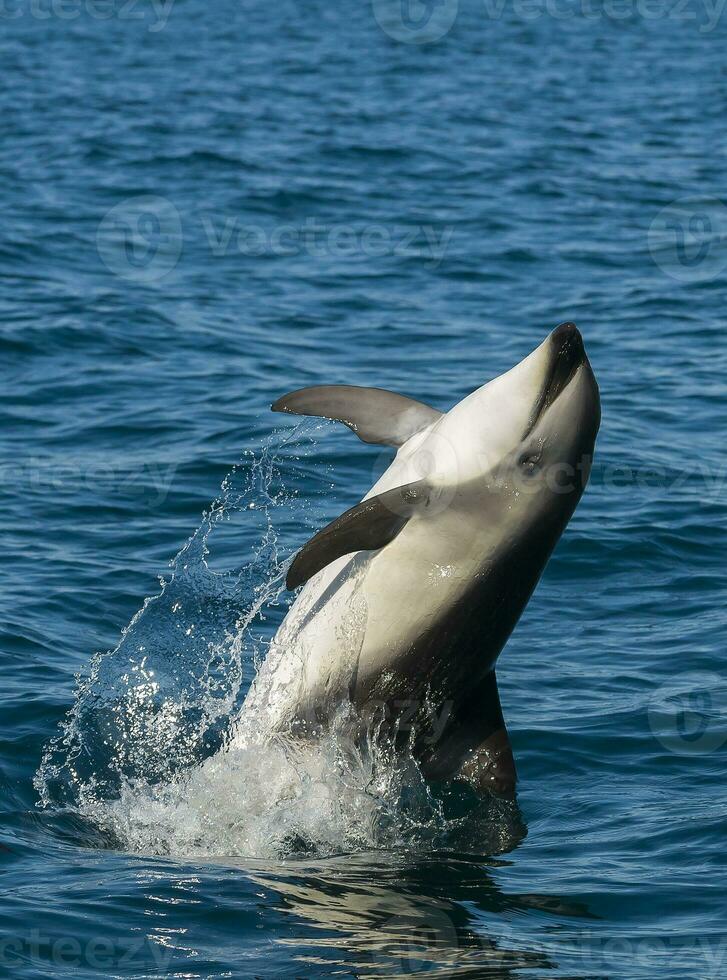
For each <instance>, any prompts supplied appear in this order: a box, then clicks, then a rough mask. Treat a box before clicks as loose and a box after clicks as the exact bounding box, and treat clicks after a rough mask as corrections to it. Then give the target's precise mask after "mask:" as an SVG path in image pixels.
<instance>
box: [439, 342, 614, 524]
mask: <svg viewBox="0 0 727 980" xmlns="http://www.w3.org/2000/svg"><path fill="white" fill-rule="evenodd" d="M600 419H601V407H600V399H599V394H598V385H597V384H596V379H595V377H594V375H593V371H592V369H591V365H590V363H589V361H588V358H587V356H586V352H585V348H584V346H583V339H582V337H581V335H580V332H579V331H578V328H577V327H576V326H575V324H573V323H563V324H561V325H560V326H559V327H557V328H556V329H555V330H554V331H553V332H552V333H551V334H550V336H548V337H547V338H546V339H545V341H543V343H542V344H541V345H540V346H539V347H537V348H536V349H535V350H534V351H533V352H532V353H531V354H529V355H528V356H527V357H526V358H525V359H524V360H522V361H521V362H520V363H519V364H517V365H516V366H515V367H514V368H512V369H511V370H510V371H507V372H506V373H505V374H502V375H500V376H499V377H497V378H495V379H494V380H493V381H490V382H489V383H488V384H486V385H484V386H483V387H482V388H479V389H478V390H477V391H475V392H473V393H472V394H471V395H469V396H467V397H466V398H465V399H463V400H462V401H461V402H459V404H457V405H455V406H454V408H453V409H451V411H450V412H448V413H447V415H446V416H445V417H444V418H443V419H442V420H441V422H440V424H439V425H438V426H437V431H436V439H437V440H438V441H439V443H440V445H444V446H445V447H446V450H445V451H444V452H443V453H440V456H441V457H443V458H445V459H446V460H447V462H446V463H445V464H444V466H443V469H442V470H440V473H439V474H438V475H439V477H440V479H441V483H442V484H444V485H449V486H450V487H451V486H452V485H453V484H456V485H457V486H458V487H459V488H465V491H466V488H471V489H473V490H474V491H475V493H476V496H477V497H478V498H479V499H484V500H489V501H491V503H492V504H493V506H495V507H498V515H497V517H498V520H499V521H502V522H504V524H505V525H507V524H508V523H509V522H510V519H512V520H513V521H516V522H517V523H518V526H520V527H522V525H523V522H525V523H529V522H530V521H533V522H540V523H541V524H542V523H543V522H546V523H550V522H551V521H553V522H554V523H555V525H557V526H558V528H559V529H558V530H557V529H556V528H555V527H554V530H555V531H556V533H560V530H562V527H563V526H564V525H565V523H567V521H568V520H569V518H570V516H571V514H572V512H573V510H574V508H575V506H576V504H577V503H578V500H579V499H580V497H581V494H582V492H583V489H584V487H585V484H586V482H587V479H588V475H589V472H590V464H591V460H592V455H593V447H594V443H595V439H596V435H597V433H598V428H599V424H600ZM447 471H449V472H447ZM435 482H438V481H437V480H436V479H435ZM480 491H482V493H480ZM500 512H501V513H500Z"/></svg>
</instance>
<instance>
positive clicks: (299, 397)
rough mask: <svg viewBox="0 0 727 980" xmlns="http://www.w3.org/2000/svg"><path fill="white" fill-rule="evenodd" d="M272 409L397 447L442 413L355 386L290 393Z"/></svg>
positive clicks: (311, 389)
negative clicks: (340, 426) (345, 428)
mask: <svg viewBox="0 0 727 980" xmlns="http://www.w3.org/2000/svg"><path fill="white" fill-rule="evenodd" d="M272 410H273V411H274V412H289V413H290V414H291V415H315V416H320V417H321V418H325V419H331V420H332V421H335V422H343V423H344V425H347V426H348V427H349V429H351V430H352V431H353V432H355V433H356V435H357V436H358V437H359V439H361V440H362V442H370V443H377V444H379V445H383V446H397V447H398V446H403V445H404V443H405V442H406V441H407V439H410V438H411V437H412V436H413V435H416V433H417V432H420V431H421V430H422V429H425V428H426V427H427V426H428V425H431V424H432V423H433V422H436V421H437V419H439V418H441V417H442V414H443V413H442V412H439V411H437V409H436V408H432V407H431V406H430V405H425V404H424V402H418V401H415V400H414V399H413V398H407V397H406V396H405V395H397V394H396V393H395V392H393V391H386V390H384V389H383V388H359V387H357V386H355V385H319V386H316V387H314V388H301V389H299V390H298V391H291V392H290V393H289V394H287V395H283V397H282V398H279V399H278V400H277V401H276V402H275V403H274V404H273V406H272Z"/></svg>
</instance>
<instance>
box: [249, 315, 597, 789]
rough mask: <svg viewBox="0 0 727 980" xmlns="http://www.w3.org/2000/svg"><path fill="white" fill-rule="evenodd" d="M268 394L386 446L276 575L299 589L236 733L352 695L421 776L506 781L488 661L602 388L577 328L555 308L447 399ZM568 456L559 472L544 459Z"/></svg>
mask: <svg viewBox="0 0 727 980" xmlns="http://www.w3.org/2000/svg"><path fill="white" fill-rule="evenodd" d="M273 408H274V409H275V410H277V411H287V412H291V413H295V414H305V415H319V416H323V417H326V418H331V419H336V420H338V421H343V422H345V424H347V425H348V426H349V427H350V428H352V429H353V430H354V431H355V432H356V433H357V434H358V435H359V437H360V438H362V439H363V440H364V441H365V442H372V443H379V444H389V445H393V446H395V447H396V448H397V453H396V457H395V459H394V461H393V462H392V464H391V466H390V467H389V468H388V469H387V470H386V472H385V473H384V474H383V476H382V477H381V479H380V480H379V481H378V482H377V483H376V484H375V486H373V487H372V488H371V490H370V491H369V492H368V494H366V496H365V497H364V498H363V501H362V503H361V504H359V505H358V506H357V507H355V508H352V510H351V511H348V512H347V513H346V514H344V515H343V516H342V517H340V518H338V519H337V520H336V521H334V522H333V523H332V524H331V525H329V526H328V527H327V528H325V529H324V530H323V531H321V532H320V533H319V534H317V535H316V536H315V537H314V538H313V539H312V540H311V541H310V542H309V543H308V544H307V545H306V546H305V548H303V549H302V550H301V552H300V553H299V554H298V555H297V556H296V558H295V560H294V561H293V563H292V565H291V567H290V569H289V572H288V585H289V587H291V588H295V587H297V586H298V585H301V584H302V585H303V588H302V589H301V591H300V592H299V594H298V595H297V597H296V599H295V601H294V602H293V604H292V606H291V608H290V610H289V611H288V614H287V616H286V617H285V620H284V622H283V623H282V625H281V626H280V629H279V630H278V632H277V634H276V636H275V638H274V640H273V642H272V645H271V649H270V651H269V653H268V656H267V658H266V661H265V663H264V664H263V666H262V667H261V669H260V671H259V673H258V676H257V678H256V679H255V682H254V683H253V685H252V687H251V690H250V692H249V695H248V698H247V700H246V703H245V706H244V708H243V713H242V718H241V724H240V729H239V732H238V736H237V737H238V738H240V739H245V738H247V737H249V735H250V731H251V726H254V728H255V729H256V730H257V731H258V734H259V732H260V730H261V729H262V730H263V731H264V732H268V733H276V732H292V733H294V734H295V736H296V737H312V736H313V735H314V734H315V733H316V732H317V731H319V730H320V728H321V727H325V726H326V725H327V724H329V723H330V722H331V719H332V718H333V717H334V716H335V714H336V712H337V711H338V710H339V709H340V708H341V706H342V705H351V707H352V709H353V711H354V713H355V714H356V716H357V717H359V718H361V719H363V720H368V721H372V720H373V721H375V722H376V723H379V724H380V723H382V722H384V723H385V727H386V730H387V732H388V733H389V735H391V733H392V732H393V737H395V738H398V739H399V740H402V738H403V739H404V740H405V741H406V743H407V746H408V749H409V750H410V751H413V752H414V754H415V757H417V758H418V759H419V760H420V761H421V764H422V769H423V772H424V773H425V775H427V776H429V777H431V778H435V779H439V778H444V779H448V778H453V777H457V776H461V777H465V778H469V779H470V780H471V781H473V782H474V783H475V784H476V785H477V786H478V788H480V789H485V788H490V789H495V790H500V791H509V790H511V789H512V788H513V786H514V782H515V778H516V776H515V767H514V762H513V759H512V753H511V751H510V746H509V740H508V737H507V732H506V730H505V727H504V722H503V719H502V712H501V709H500V703H499V697H498V692H497V684H496V679H495V673H494V666H495V661H496V659H497V656H498V654H499V653H500V650H501V649H502V646H503V645H504V643H505V642H506V640H507V638H508V636H509V634H510V632H511V630H512V628H513V627H514V625H515V623H516V622H517V619H518V618H519V616H520V613H521V612H522V609H523V608H524V606H525V605H526V603H527V601H528V598H529V597H530V594H531V593H532V590H533V589H534V587H535V585H536V584H537V582H538V579H539V578H540V575H541V573H542V570H543V567H544V566H545V563H546V562H547V559H548V556H549V555H550V553H551V551H552V548H553V547H554V545H555V544H556V542H557V540H558V538H559V536H560V533H561V532H562V530H563V528H564V527H565V525H566V524H567V522H568V520H569V519H570V516H571V514H572V512H573V510H574V508H575V506H576V504H577V502H578V500H579V499H580V496H581V493H582V491H583V487H584V485H585V482H586V479H587V474H588V463H589V460H590V455H591V454H592V451H593V444H594V440H595V436H596V433H597V430H598V425H599V420H600V405H599V399H598V389H597V385H596V383H595V379H594V377H593V373H592V371H591V368H590V364H589V363H588V360H587V358H586V356H585V352H584V350H583V345H582V341H581V338H580V334H579V333H578V331H577V330H576V329H575V327H574V326H573V325H572V324H564V325H562V326H561V327H559V328H557V329H556V330H555V331H554V332H553V333H552V334H551V335H550V336H549V337H548V338H547V339H546V341H545V342H544V343H543V344H541V345H540V347H538V348H537V349H536V350H535V351H533V353H532V354H530V355H529V356H528V357H526V358H525V359H524V360H523V361H522V362H520V363H519V364H518V365H517V366H516V367H514V368H513V369H512V370H511V371H509V372H507V373H506V374H504V375H502V376H500V377H498V378H496V379H494V380H493V381H491V382H489V384H487V385H485V386H484V387H482V388H480V389H478V390H477V391H475V392H473V393H472V394H471V395H469V396H467V397H466V398H464V399H463V400H462V401H460V402H459V403H458V404H456V405H455V406H454V407H453V408H452V409H450V410H449V411H448V412H446V413H443V412H439V411H437V410H436V409H433V408H431V407H429V406H427V405H423V404H422V403H420V402H416V401H413V400H411V399H407V398H405V397H404V396H401V395H395V394H393V393H390V392H385V391H382V390H379V389H365V388H364V389H361V388H351V387H344V386H332V387H320V388H311V389H304V390H302V391H299V392H293V393H291V394H290V395H287V396H284V397H283V398H282V399H280V400H279V401H278V402H276V403H275V405H274V406H273ZM584 461H585V462H584ZM571 471H572V473H573V486H572V488H566V486H565V482H564V481H563V480H562V479H561V480H560V482H559V478H558V474H560V476H561V477H562V476H563V475H564V474H566V475H567V474H569V473H571Z"/></svg>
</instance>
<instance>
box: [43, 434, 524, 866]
mask: <svg viewBox="0 0 727 980" xmlns="http://www.w3.org/2000/svg"><path fill="white" fill-rule="evenodd" d="M301 428H302V427H301ZM320 428H321V426H320V425H317V426H316V429H317V430H320ZM311 445H315V443H311ZM296 448H297V450H298V454H297V455H296V456H295V457H294V458H295V460H297V461H300V460H301V459H302V460H304V459H305V451H304V449H303V450H301V448H300V447H296ZM247 464H248V465H247V466H246V467H239V468H236V469H235V470H233V471H232V473H231V474H230V475H229V476H228V477H227V478H226V479H225V481H224V482H223V484H222V490H221V494H220V497H219V498H218V499H217V500H216V501H215V502H214V504H213V505H212V507H211V508H210V511H209V513H208V514H206V515H205V518H204V521H203V523H202V525H201V527H200V528H199V529H198V531H197V532H196V533H195V534H194V535H193V536H192V537H191V538H190V540H189V541H188V543H187V545H186V546H185V547H184V548H183V549H182V551H180V553H179V555H177V557H176V558H175V559H174V561H173V562H172V570H173V571H172V576H171V578H170V579H169V581H166V582H164V581H163V582H162V590H161V592H160V593H159V595H157V596H154V597H152V598H150V599H147V600H146V602H145V603H144V605H143V607H142V609H141V610H140V611H139V612H138V613H137V614H136V616H135V617H134V618H133V619H132V621H131V622H130V624H129V626H128V627H127V628H126V630H124V632H123V634H122V638H121V641H120V643H119V644H118V646H117V647H116V648H115V649H114V650H112V651H110V652H109V653H106V654H99V655H96V656H95V657H94V658H93V660H92V663H91V667H90V671H89V673H88V676H87V677H86V678H85V679H83V680H79V685H78V690H77V694H76V700H75V703H74V705H73V707H72V708H71V710H70V712H69V713H68V716H67V717H66V719H65V721H64V722H63V723H62V725H61V732H60V734H59V735H58V736H57V737H56V738H55V739H54V740H53V741H52V742H51V743H50V745H49V746H48V747H47V748H46V751H45V754H44V757H43V761H42V764H41V766H40V768H39V770H38V773H37V775H36V780H35V785H36V788H37V790H38V792H39V795H40V805H41V806H43V807H46V808H53V807H58V806H65V807H67V808H71V809H72V810H73V811H74V812H76V813H77V814H79V815H80V816H81V817H83V818H84V819H85V820H87V821H91V822H92V823H93V825H94V826H95V827H97V828H99V829H100V830H101V831H102V832H103V833H104V835H105V839H106V840H107V841H108V842H109V844H110V845H112V846H115V847H121V848H124V849H127V850H130V851H135V852H144V853H155V854H171V855H184V856H193V855H194V856H202V857H223V856H244V857H254V858H279V857H281V856H286V855H291V854H301V853H306V854H316V855H330V854H335V853H342V852H349V851H352V850H370V849H375V848H382V847H385V848H389V847H396V846H401V845H405V846H409V847H412V846H413V847H416V846H429V845H430V844H431V842H432V841H433V840H440V841H441V840H443V839H445V838H447V839H450V838H451V837H452V834H453V832H454V833H455V834H456V833H457V832H458V831H459V830H460V829H462V827H463V826H464V824H465V823H466V819H465V817H464V816H463V814H462V812H461V808H460V812H459V813H458V814H457V815H455V816H454V817H452V816H451V815H450V816H447V815H445V807H444V805H443V803H442V801H441V800H437V799H435V797H434V796H433V795H432V793H431V792H430V790H429V788H428V787H427V786H426V784H425V783H424V781H423V779H422V778H421V775H420V773H419V770H418V768H417V766H416V764H415V763H414V761H413V760H412V759H410V758H406V757H402V756H401V755H400V754H396V753H394V752H393V751H391V750H390V747H388V746H387V744H386V743H385V742H384V741H382V740H381V739H380V738H377V737H375V733H371V732H370V733H369V737H367V738H364V739H360V738H359V739H357V740H356V741H354V740H353V738H352V736H351V732H352V730H354V729H355V728H357V727H359V726H357V725H355V724H354V723H353V722H354V721H355V720H354V719H352V717H351V713H352V709H351V707H350V706H342V708H341V711H340V714H339V717H338V718H337V719H336V720H335V721H334V723H333V725H332V726H331V727H330V728H329V729H328V730H327V731H326V732H323V733H321V735H320V737H319V738H317V739H315V740H312V741H308V742H302V741H300V740H296V739H294V738H292V737H288V736H286V735H285V734H280V733H279V726H278V725H277V724H276V721H277V712H278V706H279V704H280V703H281V702H282V700H283V698H284V697H286V696H289V691H287V690H283V689H281V676H282V675H281V673H280V671H279V669H278V668H279V666H280V663H281V662H283V661H284V660H285V657H286V654H287V653H288V652H289V646H288V643H289V642H292V641H293V639H294V638H292V637H288V638H287V639H286V636H285V634H284V633H282V634H280V635H279V636H278V637H277V638H276V642H275V643H274V644H273V645H272V646H271V647H270V648H269V649H268V654H267V658H266V660H265V661H264V663H263V667H262V670H261V671H260V673H259V675H258V679H257V682H256V684H255V686H254V688H253V692H252V696H251V697H250V698H249V699H248V702H247V703H246V705H245V708H244V709H243V710H242V712H240V705H241V701H242V694H243V692H244V688H243V675H244V671H245V667H246V666H247V667H249V668H250V670H251V671H252V669H253V666H254V665H258V664H259V662H260V659H261V654H262V653H263V652H264V650H265V649H266V648H267V647H268V644H269V636H266V633H265V628H264V627H265V622H264V620H265V616H266V615H267V614H268V613H269V611H270V609H271V607H272V608H273V609H274V608H275V607H276V606H280V604H281V595H282V593H283V591H284V585H283V580H284V574H285V563H284V561H283V560H282V559H281V556H280V554H279V547H278V533H277V530H276V522H275V520H274V518H275V517H278V518H279V517H280V515H282V514H284V513H285V507H286V506H290V505H291V503H292V504H294V505H295V506H296V514H295V516H296V517H297V518H298V522H299V519H300V505H299V503H297V502H296V501H295V498H291V496H290V494H288V493H286V492H285V491H283V490H282V489H280V488H279V487H278V488H277V489H276V487H277V485H278V484H279V483H280V472H279V465H278V460H277V458H276V456H275V454H274V453H273V452H272V451H271V450H270V449H267V450H265V451H263V452H262V453H261V454H260V455H259V456H258V457H252V456H251V457H249V458H248V460H247ZM307 481H308V484H309V481H310V476H309V475H307ZM243 512H245V515H246V520H248V519H250V515H251V514H252V515H254V517H255V519H256V520H257V522H258V524H257V535H258V536H257V540H256V542H255V543H254V545H253V547H252V549H251V551H252V558H251V560H250V562H248V563H247V564H246V565H245V566H244V567H242V568H241V569H239V570H237V571H235V572H232V573H230V572H227V573H220V572H214V571H212V570H211V568H210V566H209V564H208V560H207V559H208V556H209V554H210V552H209V547H208V546H209V539H210V536H211V534H212V532H213V530H214V529H215V528H218V527H219V526H221V525H222V524H223V522H227V521H230V520H232V519H233V518H234V517H235V516H237V515H241V514H242V513H243ZM365 612H366V611H365V610H361V609H360V608H359V607H358V606H357V605H356V603H352V607H351V617H350V623H349V624H347V626H346V630H347V633H346V638H345V639H346V643H347V645H348V648H349V649H350V651H351V658H352V661H353V660H355V658H356V654H357V650H358V646H359V644H360V642H361V636H362V635H363V627H364V624H365ZM256 624H260V627H261V630H262V632H261V635H259V636H255V635H254V634H253V627H254V626H255V625H256ZM268 632H269V630H268ZM301 655H304V651H302V652H301ZM284 679H285V678H284V677H283V680H284ZM288 680H289V681H290V682H291V683H293V682H294V678H292V677H290V678H288ZM283 688H285V684H283ZM274 731H275V732H277V733H276V734H274V735H273V734H271V733H272V732H274ZM500 811H501V813H504V814H505V817H506V819H505V822H504V823H503V822H502V821H500V825H499V830H496V831H495V839H494V840H492V839H491V838H492V834H489V837H488V841H489V843H488V847H489V849H493V848H494V849H496V850H501V849H503V846H506V842H507V840H509V839H510V836H511V835H510V834H509V831H506V828H507V827H508V826H509V825H510V824H512V820H513V813H512V812H511V811H510V810H508V808H507V806H505V808H504V809H503V808H502V807H500ZM480 812H481V808H480ZM494 827H495V825H492V824H490V830H492V829H494ZM503 833H504V835H505V836H504V838H503V839H502V840H501V839H500V838H502V836H503ZM478 834H479V835H480V840H479V841H478V847H479V846H480V845H481V844H482V843H483V839H482V837H483V831H482V828H481V827H480V829H479V831H478ZM498 835H499V836H498Z"/></svg>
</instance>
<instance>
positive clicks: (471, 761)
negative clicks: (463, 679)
mask: <svg viewBox="0 0 727 980" xmlns="http://www.w3.org/2000/svg"><path fill="white" fill-rule="evenodd" d="M478 701H479V704H480V710H481V712H482V715H481V717H482V719H483V721H484V724H485V730H487V729H489V730H490V731H489V733H488V734H487V735H486V736H485V738H484V739H483V740H482V741H481V742H480V743H479V745H477V747H476V748H474V749H473V750H472V751H471V752H470V753H469V754H468V755H467V758H466V759H465V761H464V762H463V764H462V766H461V767H460V770H459V772H458V773H457V778H458V779H464V780H466V781H467V782H468V783H470V784H471V785H472V786H474V787H475V789H476V790H477V791H478V792H480V793H481V792H483V791H485V790H489V791H490V792H492V793H496V794H498V795H502V796H511V795H512V794H513V793H514V792H515V784H516V782H517V770H516V768H515V758H514V756H513V754H512V746H511V745H510V736H509V735H508V733H507V728H506V727H505V720H504V718H503V716H502V707H501V705H500V695H499V692H498V690H497V678H496V677H495V672H494V670H493V671H491V672H490V673H489V674H488V675H487V678H486V679H485V684H484V688H483V690H482V691H481V692H480V695H479V696H478Z"/></svg>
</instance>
